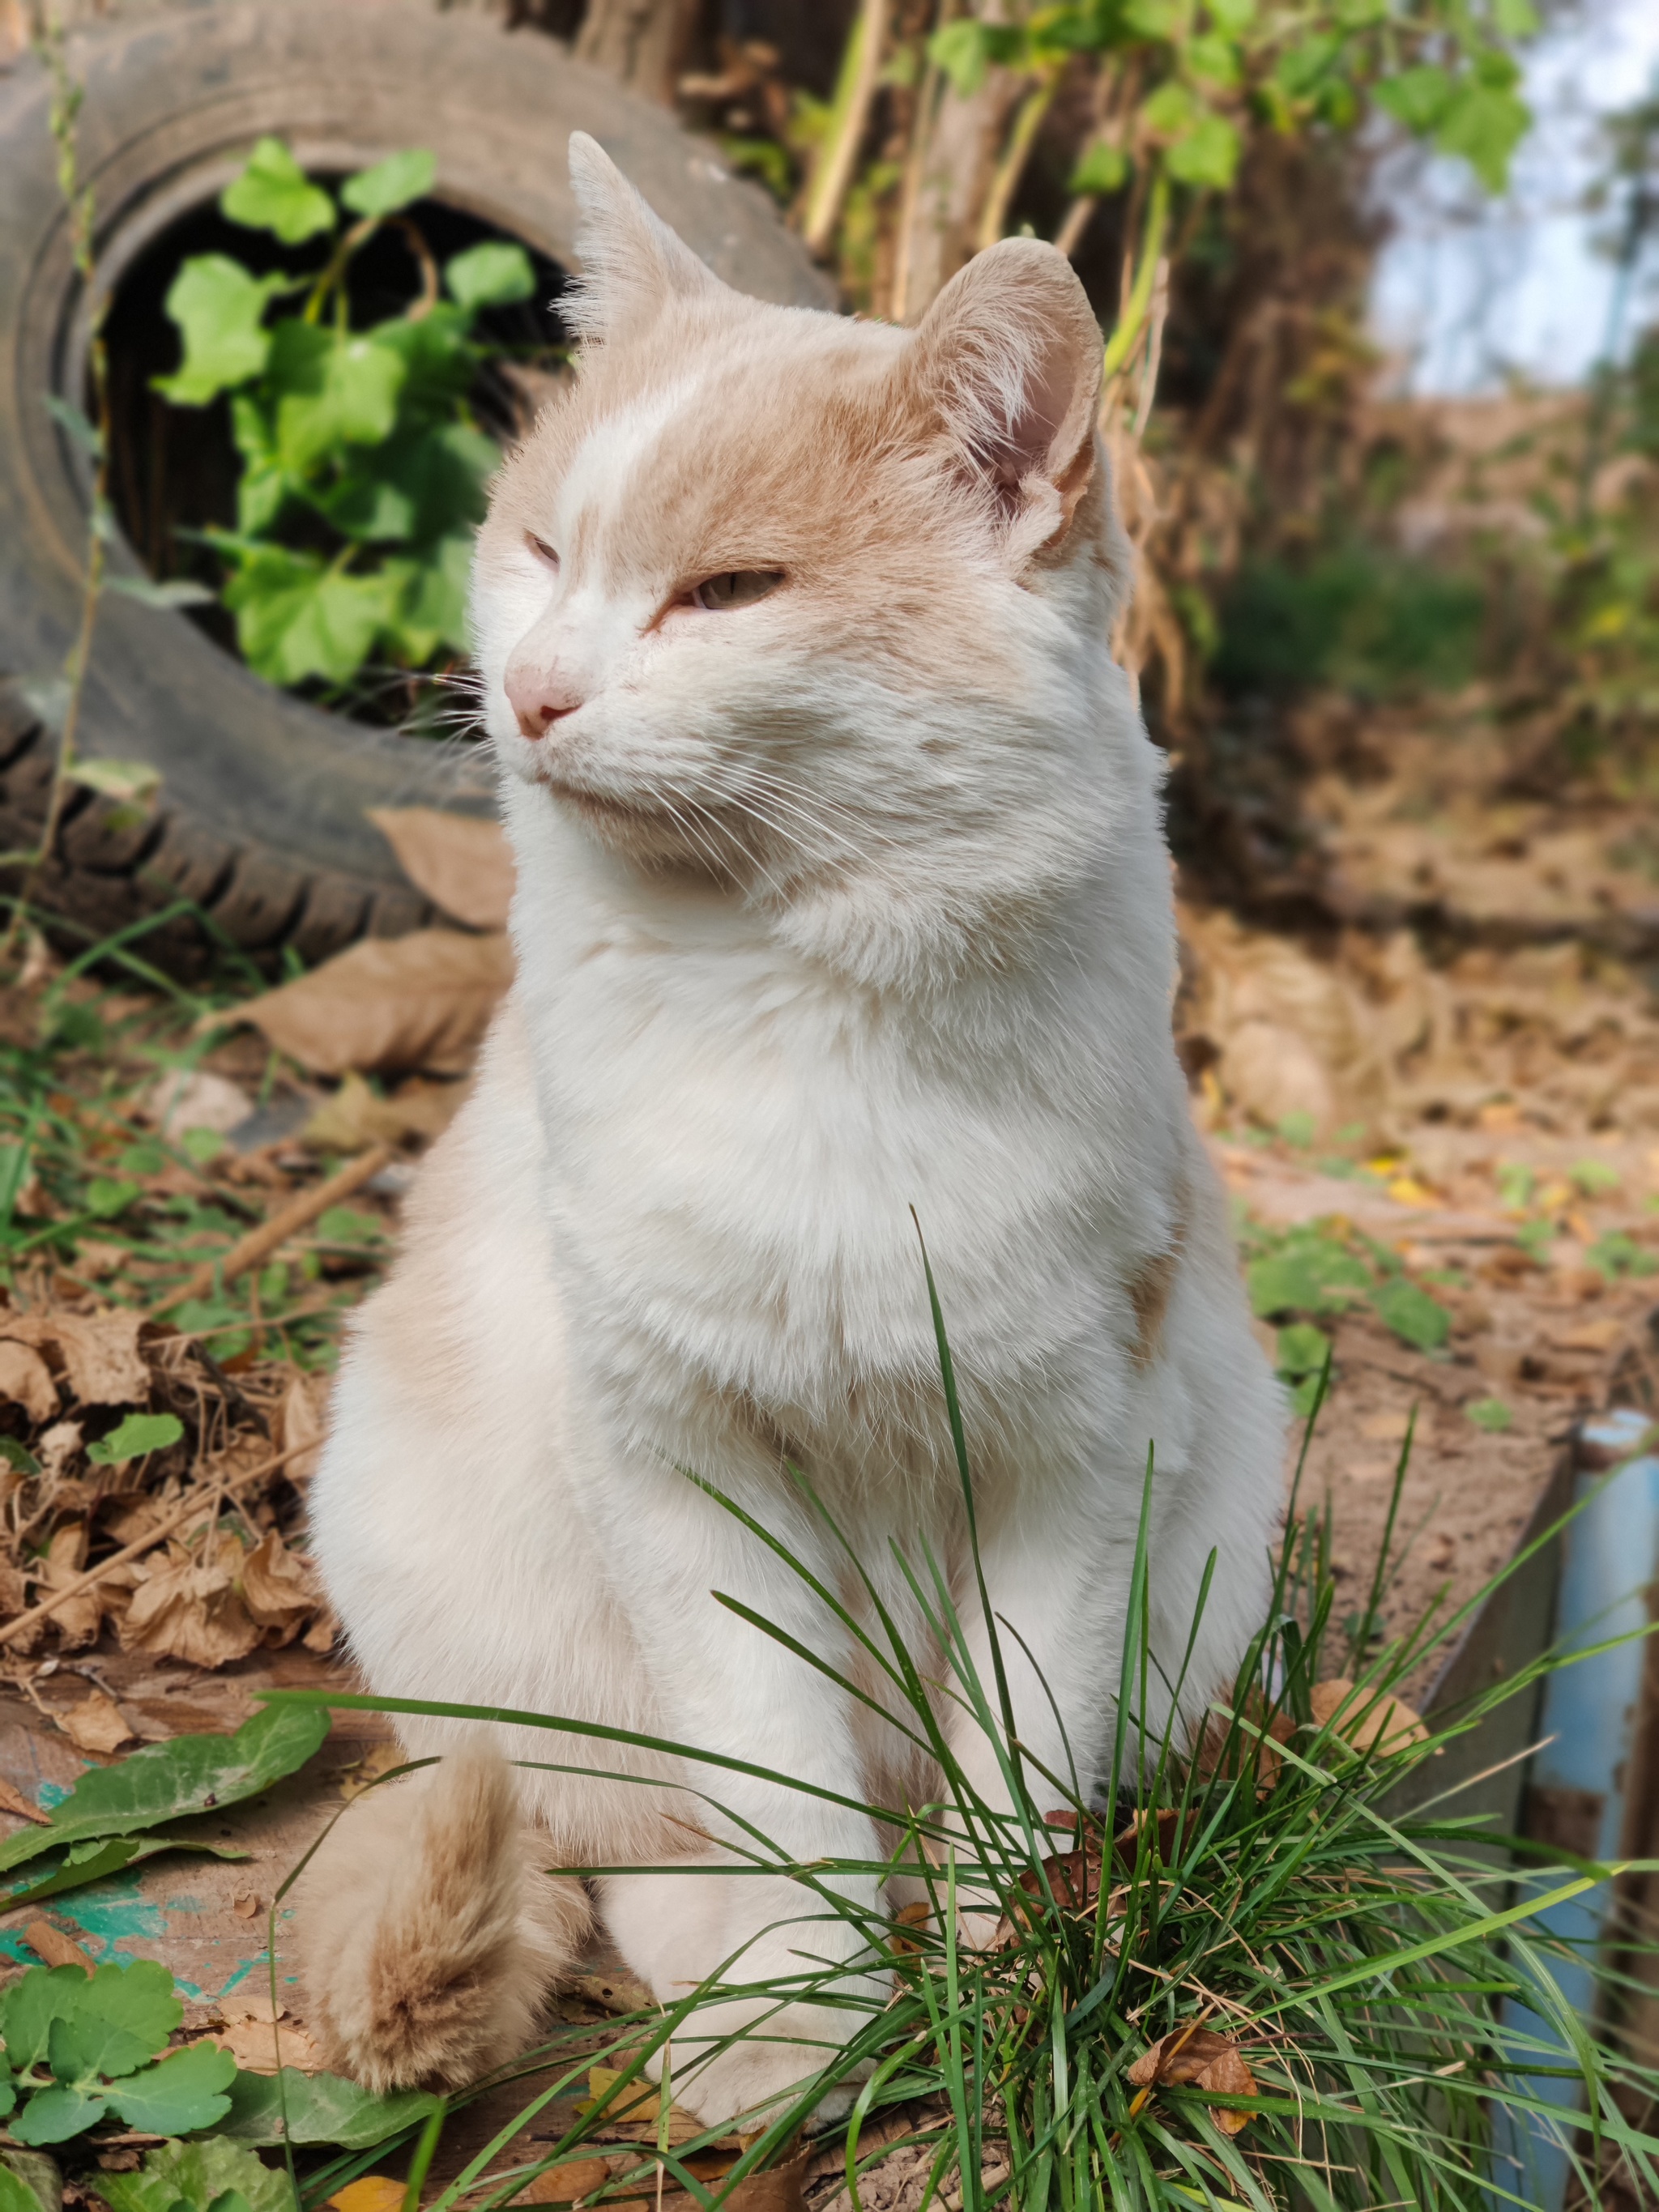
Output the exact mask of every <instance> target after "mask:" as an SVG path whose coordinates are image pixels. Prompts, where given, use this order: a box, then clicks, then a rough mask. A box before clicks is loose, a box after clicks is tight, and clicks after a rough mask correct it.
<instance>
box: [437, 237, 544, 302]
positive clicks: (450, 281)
mask: <svg viewBox="0 0 1659 2212" xmlns="http://www.w3.org/2000/svg"><path fill="white" fill-rule="evenodd" d="M444 284H445V286H446V288H447V290H448V293H449V295H450V297H451V299H453V301H455V302H456V303H457V305H458V306H459V307H465V308H468V309H469V310H471V311H472V312H473V313H476V312H477V309H478V308H480V307H506V306H507V305H509V304H510V303H511V302H512V301H514V300H527V299H529V298H530V296H531V295H532V293H533V292H534V291H535V289H536V271H535V269H534V267H533V265H532V262H531V258H530V256H529V255H528V254H527V253H526V252H525V250H524V248H523V246H513V245H509V244H508V243H507V241H506V240H501V239H488V240H485V241H484V243H483V245H482V246H468V248H467V250H466V252H465V253H458V254H457V255H456V256H455V257H454V258H453V260H452V261H446V262H445V264H444Z"/></svg>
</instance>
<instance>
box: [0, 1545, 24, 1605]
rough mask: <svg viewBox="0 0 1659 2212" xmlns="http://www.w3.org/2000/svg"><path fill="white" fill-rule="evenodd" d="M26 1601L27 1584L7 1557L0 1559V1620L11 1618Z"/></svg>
mask: <svg viewBox="0 0 1659 2212" xmlns="http://www.w3.org/2000/svg"><path fill="white" fill-rule="evenodd" d="M27 1603H28V1584H27V1583H26V1582H25V1581H24V1580H23V1577H22V1574H21V1571H20V1570H19V1569H18V1568H16V1567H15V1566H14V1565H12V1563H11V1561H10V1560H9V1559H0V1620H13V1619H15V1616H16V1615H17V1614H18V1613H21V1611H22V1610H23V1607H25V1606H26V1605H27Z"/></svg>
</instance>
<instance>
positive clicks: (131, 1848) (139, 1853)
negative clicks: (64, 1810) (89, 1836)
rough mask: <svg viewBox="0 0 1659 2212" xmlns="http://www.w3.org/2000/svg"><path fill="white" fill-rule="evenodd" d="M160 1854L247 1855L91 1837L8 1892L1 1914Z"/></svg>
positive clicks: (164, 1839) (143, 1839)
mask: <svg viewBox="0 0 1659 2212" xmlns="http://www.w3.org/2000/svg"><path fill="white" fill-rule="evenodd" d="M161 1851H197V1852H204V1853H206V1854H207V1855H208V1856H209V1857H212V1858H216V1859H245V1858H246V1857H247V1853H246V1851H239V1850H232V1849H231V1847H230V1846H229V1845H228V1844H198V1843H194V1842H191V1843H185V1841H184V1839H183V1838H174V1837H172V1836H112V1837H107V1838H98V1837H94V1838H93V1840H92V1841H91V1842H90V1843H85V1844H76V1847H75V1849H74V1850H72V1851H70V1853H69V1855H68V1857H66V1858H65V1859H64V1863H63V1864H62V1866H60V1867H58V1868H57V1869H55V1870H54V1871H53V1872H52V1873H51V1874H48V1875H42V1876H41V1877H40V1880H39V1881H31V1882H27V1883H25V1884H23V1885H21V1886H20V1887H18V1888H16V1889H14V1890H12V1891H10V1892H9V1893H8V1894H7V1895H6V1896H5V1897H4V1898H3V1899H0V1911H7V1912H9V1911H12V1910H13V1909H14V1908H15V1906H17V1905H33V1904H36V1903H37V1902H39V1901H40V1899H44V1898H48V1897H62V1896H64V1894H65V1893H67V1892H68V1891H70V1890H71V1889H84V1888H85V1887H86V1886H87V1884H88V1882H92V1881H103V1880H104V1879H105V1877H106V1875H112V1874H120V1873H122V1872H123V1871H124V1870H125V1869H126V1868H127V1867H130V1866H136V1865H137V1864H139V1863H141V1862H142V1861H143V1860H144V1859H153V1858H155V1857H156V1856H157V1855H158V1854H159V1853H160V1852H161Z"/></svg>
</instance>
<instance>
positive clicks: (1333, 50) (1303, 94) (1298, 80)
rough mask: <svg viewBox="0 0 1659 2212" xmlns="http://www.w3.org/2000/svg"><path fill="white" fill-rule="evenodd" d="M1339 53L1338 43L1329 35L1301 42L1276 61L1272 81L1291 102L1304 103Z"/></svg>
mask: <svg viewBox="0 0 1659 2212" xmlns="http://www.w3.org/2000/svg"><path fill="white" fill-rule="evenodd" d="M1341 52H1342V41H1341V40H1340V38H1338V37H1335V36H1334V35H1333V34H1332V33H1328V32H1322V33H1316V34H1315V36H1313V37H1312V38H1308V39H1303V40H1298V42H1297V44H1296V45H1295V46H1287V47H1286V48H1285V51H1284V52H1283V53H1282V54H1280V56H1279V60H1278V62H1277V63H1276V64H1275V65H1274V69H1273V76H1274V79H1275V81H1276V82H1278V84H1279V86H1280V87H1281V88H1282V89H1283V90H1284V91H1285V92H1286V93H1288V94H1289V95H1290V96H1291V99H1292V100H1304V99H1306V98H1307V97H1308V95H1309V94H1310V93H1312V92H1313V91H1314V90H1315V89H1316V87H1317V86H1318V84H1319V83H1320V82H1321V80H1322V78H1323V77H1324V76H1326V75H1327V73H1328V71H1329V70H1330V68H1331V65H1332V64H1333V63H1334V62H1335V61H1336V59H1337V58H1338V57H1339V55H1340V53H1341Z"/></svg>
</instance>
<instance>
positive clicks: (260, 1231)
mask: <svg viewBox="0 0 1659 2212" xmlns="http://www.w3.org/2000/svg"><path fill="white" fill-rule="evenodd" d="M391 1160H392V1146H390V1145H374V1146H371V1147H370V1149H369V1150H368V1152H363V1153H361V1154H360V1155H359V1156H358V1158H356V1159H355V1160H348V1161H347V1163H346V1164H345V1166H344V1167H343V1168H341V1169H340V1170H338V1171H337V1173H336V1174H334V1175H331V1176H329V1178H328V1180H327V1181H326V1182H319V1183H318V1184H317V1185H316V1186H315V1188H313V1189H311V1190H306V1191H301V1193H300V1194H299V1196H298V1197H297V1198H293V1199H290V1200H289V1203H288V1204H287V1205H286V1206H279V1207H278V1208H277V1210H276V1212H275V1213H273V1214H272V1215H271V1216H270V1219H269V1220H268V1221H262V1222H261V1223H260V1224H259V1225H258V1228H257V1229H250V1230H249V1231H248V1232H247V1234H246V1237H239V1238H238V1239H237V1241H236V1242H235V1243H234V1244H233V1245H232V1246H231V1248H230V1249H229V1251H228V1252H227V1253H226V1255H225V1256H224V1258H223V1259H222V1260H204V1261H203V1262H202V1264H201V1266H200V1267H197V1270H196V1271H195V1273H193V1274H192V1275H191V1276H190V1277H189V1278H188V1279H186V1281H185V1283H184V1285H183V1286H182V1287H181V1288H180V1289H179V1290H176V1291H173V1293H172V1295H171V1296H170V1297H165V1298H163V1299H162V1301H161V1304H160V1305H158V1306H153V1307H152V1308H151V1309H150V1310H151V1314H152V1316H154V1317H155V1319H157V1320H159V1319H160V1318H161V1316H162V1315H163V1314H168V1313H171V1312H172V1311H173V1308H174V1307H175V1306H181V1305H183V1304H185V1301H186V1300H187V1299H190V1298H200V1297H206V1296H207V1294H208V1292H209V1291H211V1290H212V1289H213V1287H214V1285H215V1284H216V1283H232V1282H234V1281H235V1279H236V1278H237V1276H239V1275H245V1274H246V1273H247V1271H248V1269H249V1268H250V1267H258V1265H259V1262H260V1261H262V1260H268V1259H269V1258H270V1255H271V1254H272V1253H273V1252H274V1251H276V1248H277V1247H278V1245H280V1244H286V1243H287V1242H288V1240H289V1237H293V1236H295V1235H296V1234H297V1233H298V1232H299V1231H301V1229H303V1228H305V1227H306V1226H307V1224H309V1223H311V1222H313V1221H314V1220H315V1219H316V1218H317V1217H318V1215H319V1213H325V1212H327V1210H328V1208H329V1207H330V1206H334V1205H337V1204H338V1202H339V1201H340V1200H342V1199H344V1198H349V1197H350V1196H351V1195H352V1194H353V1193H354V1192H355V1191H359V1190H361V1189H362V1187H363V1185H364V1184H365V1183H366V1182H373V1181H374V1177H375V1176H377V1175H379V1173H380V1170H381V1169H382V1168H383V1167H386V1166H388V1165H389V1164H391Z"/></svg>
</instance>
